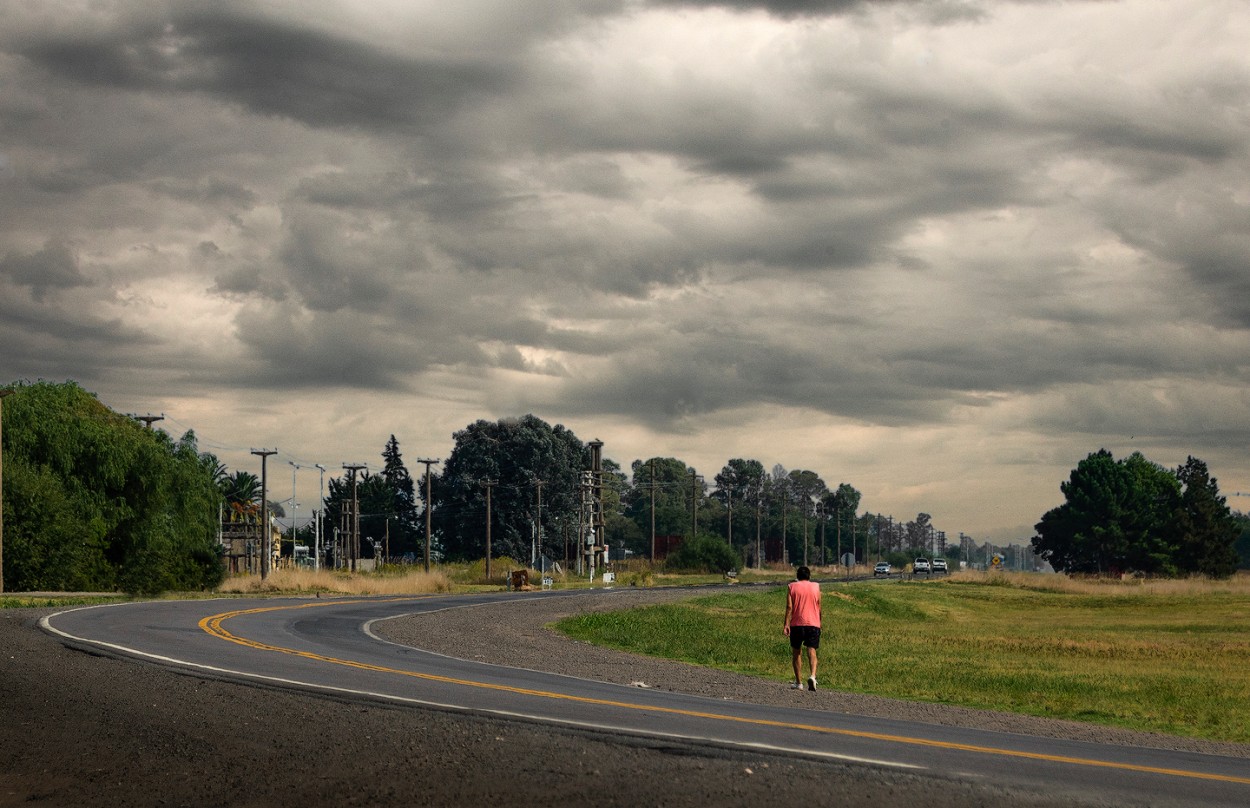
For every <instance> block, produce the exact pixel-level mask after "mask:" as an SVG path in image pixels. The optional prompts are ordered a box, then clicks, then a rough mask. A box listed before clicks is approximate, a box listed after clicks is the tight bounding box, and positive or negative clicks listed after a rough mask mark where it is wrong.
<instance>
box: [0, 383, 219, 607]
mask: <svg viewBox="0 0 1250 808" xmlns="http://www.w3.org/2000/svg"><path fill="white" fill-rule="evenodd" d="M13 390H14V394H13V395H11V396H9V397H7V398H5V399H4V403H3V407H4V410H3V413H4V424H3V435H4V447H3V450H4V467H3V474H4V588H5V590H6V591H18V592H20V591H41V590H57V591H124V592H130V593H135V594H153V593H156V592H161V591H164V590H195V589H205V588H211V587H214V586H216V585H217V584H218V583H220V582H221V579H222V575H223V568H222V565H221V563H220V557H219V555H218V551H217V542H216V529H217V514H218V505H219V503H220V501H221V499H220V494H219V492H218V490H217V486H216V483H215V480H214V475H215V472H216V468H217V462H216V458H214V457H212V456H211V455H201V454H200V453H199V452H198V450H197V448H196V443H195V435H194V434H193V433H190V432H188V433H187V434H186V435H184V436H183V437H182V438H181V439H180V440H178V441H174V440H173V439H172V438H171V437H170V436H169V435H168V434H166V433H165V432H163V431H161V430H154V429H147V428H145V427H144V426H143V425H142V424H139V423H138V422H136V421H135V420H134V419H132V418H129V417H127V416H125V415H121V414H119V413H116V412H113V411H112V410H110V409H109V408H108V407H105V406H104V405H103V404H101V403H100V402H99V401H98V400H96V398H95V397H94V396H93V395H91V394H90V393H88V392H87V391H85V390H83V389H82V388H81V387H79V386H78V385H77V384H74V383H73V382H66V383H64V384H52V383H48V382H36V383H20V384H16V385H14V386H13Z"/></svg>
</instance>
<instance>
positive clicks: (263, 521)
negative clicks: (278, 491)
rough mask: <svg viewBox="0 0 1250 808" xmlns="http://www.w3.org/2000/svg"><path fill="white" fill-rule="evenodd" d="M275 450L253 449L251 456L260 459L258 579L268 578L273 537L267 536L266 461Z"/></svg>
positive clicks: (267, 495)
mask: <svg viewBox="0 0 1250 808" xmlns="http://www.w3.org/2000/svg"><path fill="white" fill-rule="evenodd" d="M277 453H278V450H277V449H253V450H252V454H254V455H258V456H259V457H260V579H261V580H262V581H264V580H265V579H266V578H268V577H269V562H270V558H269V543H270V542H271V541H273V537H272V536H270V535H269V488H268V479H269V478H268V472H267V469H268V462H267V461H268V460H269V455H273V454H277Z"/></svg>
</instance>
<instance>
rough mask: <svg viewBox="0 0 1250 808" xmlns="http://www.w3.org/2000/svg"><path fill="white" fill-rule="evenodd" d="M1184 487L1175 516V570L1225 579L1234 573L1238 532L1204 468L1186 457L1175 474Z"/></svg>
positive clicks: (1222, 499) (1214, 481)
mask: <svg viewBox="0 0 1250 808" xmlns="http://www.w3.org/2000/svg"><path fill="white" fill-rule="evenodd" d="M1176 477H1177V479H1178V480H1180V483H1181V485H1182V486H1184V493H1183V494H1182V495H1181V506H1180V508H1179V509H1178V513H1177V515H1176V525H1177V532H1178V538H1179V541H1178V547H1177V554H1176V566H1177V567H1178V568H1179V569H1180V570H1182V571H1185V572H1197V573H1201V574H1203V575H1211V576H1214V577H1217V578H1227V577H1228V576H1230V575H1232V574H1233V571H1234V570H1236V569H1237V560H1238V559H1237V551H1236V547H1235V544H1236V541H1237V537H1238V535H1239V534H1240V532H1241V531H1240V529H1239V527H1238V525H1237V522H1236V520H1235V519H1234V518H1233V515H1232V512H1231V511H1230V510H1229V508H1228V504H1227V501H1226V500H1225V498H1224V497H1222V496H1220V489H1219V486H1218V485H1217V484H1216V480H1215V478H1213V477H1212V476H1211V475H1210V473H1209V472H1208V470H1207V464H1206V463H1204V462H1203V461H1201V460H1199V459H1197V458H1195V457H1190V458H1188V459H1187V460H1186V461H1185V465H1183V466H1181V467H1180V468H1178V469H1177V470H1176Z"/></svg>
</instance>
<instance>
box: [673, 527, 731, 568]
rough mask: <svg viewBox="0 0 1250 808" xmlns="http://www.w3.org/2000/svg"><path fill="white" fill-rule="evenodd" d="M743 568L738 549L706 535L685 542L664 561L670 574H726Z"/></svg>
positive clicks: (720, 539) (715, 537) (717, 538)
mask: <svg viewBox="0 0 1250 808" xmlns="http://www.w3.org/2000/svg"><path fill="white" fill-rule="evenodd" d="M741 566H742V556H741V555H739V554H738V551H737V550H736V549H734V548H733V547H730V546H729V545H728V544H727V543H726V542H725V540H724V539H722V538H720V537H718V536H711V535H708V534H706V533H704V534H700V535H698V536H696V537H694V538H693V539H687V540H686V541H683V542H682V543H681V544H680V545H678V546H677V549H676V550H674V551H673V552H672V553H670V554H669V556H668V558H666V559H665V560H664V569H665V570H667V571H670V572H716V573H726V572H729V571H730V570H736V569H738V568H739V567H741Z"/></svg>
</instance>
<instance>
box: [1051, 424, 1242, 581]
mask: <svg viewBox="0 0 1250 808" xmlns="http://www.w3.org/2000/svg"><path fill="white" fill-rule="evenodd" d="M1060 491H1061V492H1062V493H1063V495H1064V499H1065V501H1064V503H1063V504H1062V505H1059V506H1058V507H1056V508H1053V509H1051V510H1049V511H1047V512H1046V513H1045V514H1044V515H1043V516H1042V519H1041V521H1040V522H1038V523H1037V525H1036V526H1035V530H1036V531H1037V536H1036V537H1035V538H1034V539H1033V548H1034V551H1035V552H1036V553H1038V555H1040V556H1041V557H1042V558H1043V559H1045V560H1046V561H1048V562H1049V563H1050V564H1051V566H1053V567H1054V568H1055V569H1056V570H1057V571H1060V572H1075V573H1094V574H1108V573H1111V574H1120V573H1125V572H1135V573H1144V574H1149V575H1165V576H1175V575H1184V574H1201V575H1209V576H1213V577H1221V578H1222V577H1227V576H1229V575H1231V574H1232V573H1233V572H1234V571H1235V570H1236V569H1237V566H1238V564H1239V563H1244V560H1245V559H1244V557H1239V554H1238V549H1237V548H1238V545H1239V543H1240V544H1241V546H1243V547H1244V546H1245V538H1246V534H1247V532H1250V531H1247V525H1246V520H1245V518H1244V517H1241V518H1238V517H1236V516H1235V515H1234V514H1233V513H1232V511H1231V509H1230V508H1229V507H1228V503H1227V500H1226V498H1225V497H1223V496H1222V495H1221V494H1220V490H1219V485H1218V484H1217V482H1216V479H1215V478H1214V477H1212V476H1211V475H1210V472H1209V471H1208V469H1207V464H1206V463H1204V462H1203V461H1202V460H1199V459H1198V458H1195V457H1192V456H1191V457H1189V458H1188V459H1187V460H1186V461H1185V463H1184V464H1182V465H1181V466H1179V467H1178V468H1176V469H1167V468H1164V467H1163V466H1160V465H1159V464H1157V463H1153V462H1151V461H1149V460H1147V459H1146V458H1145V457H1144V456H1143V455H1142V454H1141V453H1140V452H1134V453H1133V454H1131V455H1129V456H1128V457H1126V458H1124V459H1122V460H1116V459H1115V458H1114V457H1113V456H1112V454H1111V453H1110V452H1108V451H1107V450H1106V449H1101V450H1099V451H1097V452H1094V453H1093V454H1091V455H1089V456H1088V457H1086V458H1085V459H1084V460H1082V461H1081V462H1080V463H1079V464H1078V465H1077V467H1076V468H1075V469H1074V470H1073V471H1072V474H1071V476H1070V477H1069V478H1068V480H1067V481H1066V482H1064V483H1062V484H1061V485H1060Z"/></svg>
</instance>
